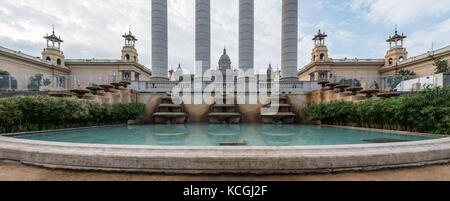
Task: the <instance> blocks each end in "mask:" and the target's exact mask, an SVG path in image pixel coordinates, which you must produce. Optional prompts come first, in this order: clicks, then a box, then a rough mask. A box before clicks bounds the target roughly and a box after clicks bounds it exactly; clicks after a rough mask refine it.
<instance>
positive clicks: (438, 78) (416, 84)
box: [317, 74, 450, 92]
mask: <svg viewBox="0 0 450 201" xmlns="http://www.w3.org/2000/svg"><path fill="white" fill-rule="evenodd" d="M446 80H450V75H446V74H438V75H428V76H424V77H420V78H418V77H416V76H401V75H396V76H333V77H331V78H329V77H328V78H322V79H318V80H317V81H319V82H320V81H328V82H330V83H338V84H345V85H349V86H350V87H362V88H364V89H379V90H380V91H401V92H410V91H419V90H422V89H423V88H424V87H425V86H427V85H429V86H445V83H446ZM447 82H449V81H447Z"/></svg>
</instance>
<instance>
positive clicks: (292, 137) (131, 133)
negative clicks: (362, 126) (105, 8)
mask: <svg viewBox="0 0 450 201" xmlns="http://www.w3.org/2000/svg"><path fill="white" fill-rule="evenodd" d="M15 138H21V139H30V140H41V141H53V142H73V143H89V144H124V145H164V146H220V145H221V144H224V143H225V144H226V143H234V142H241V143H242V142H244V143H245V146H301V145H340V144H372V143H388V142H403V141H419V140H429V139H433V138H432V137H423V136H413V135H396V134H389V133H381V132H372V131H360V130H353V129H344V128H334V127H326V126H322V127H319V126H305V125H262V124H242V125H208V124H184V125H139V126H117V127H106V128H94V129H84V130H76V131H64V132H49V133H40V134H31V135H22V136H15Z"/></svg>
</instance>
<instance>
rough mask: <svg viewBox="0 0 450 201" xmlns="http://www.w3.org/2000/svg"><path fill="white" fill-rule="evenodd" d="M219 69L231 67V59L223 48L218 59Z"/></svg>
mask: <svg viewBox="0 0 450 201" xmlns="http://www.w3.org/2000/svg"><path fill="white" fill-rule="evenodd" d="M219 69H231V59H230V57H229V56H228V55H227V49H223V55H222V56H221V57H220V59H219Z"/></svg>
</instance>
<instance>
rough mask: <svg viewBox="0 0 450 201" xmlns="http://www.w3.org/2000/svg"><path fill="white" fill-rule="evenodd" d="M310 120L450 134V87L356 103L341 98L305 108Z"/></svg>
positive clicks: (307, 120) (308, 120) (427, 89)
mask: <svg viewBox="0 0 450 201" xmlns="http://www.w3.org/2000/svg"><path fill="white" fill-rule="evenodd" d="M304 112H305V115H306V116H307V118H306V120H305V121H306V122H305V123H308V122H310V121H314V120H320V121H321V122H322V123H323V124H329V125H345V126H357V127H366V128H379V129H390V130H403V131H410V132H425V133H435V134H447V135H448V134H450V87H443V88H441V87H436V88H426V89H425V90H423V91H421V92H419V93H418V94H415V95H407V96H402V97H399V98H390V99H382V100H380V101H371V100H369V101H364V102H362V103H358V104H353V103H351V102H344V101H337V102H333V103H329V104H316V105H313V106H311V107H309V108H306V109H305V110H304Z"/></svg>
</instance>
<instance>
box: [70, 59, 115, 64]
mask: <svg viewBox="0 0 450 201" xmlns="http://www.w3.org/2000/svg"><path fill="white" fill-rule="evenodd" d="M66 62H74V63H75V62H94V63H115V62H120V60H117V59H66Z"/></svg>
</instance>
